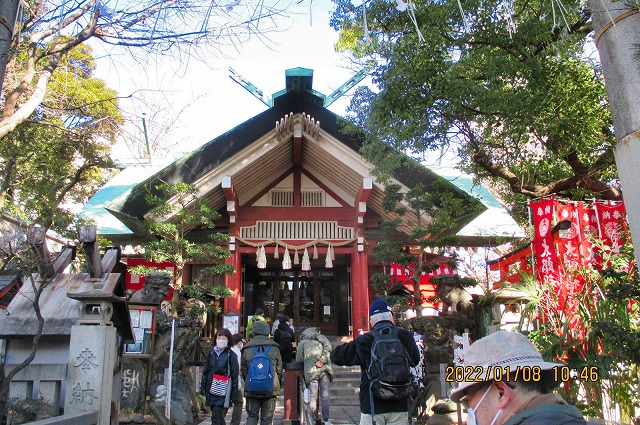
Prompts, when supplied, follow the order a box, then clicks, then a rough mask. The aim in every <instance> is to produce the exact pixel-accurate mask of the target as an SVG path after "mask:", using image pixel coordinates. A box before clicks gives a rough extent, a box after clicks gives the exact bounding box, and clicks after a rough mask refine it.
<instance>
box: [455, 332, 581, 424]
mask: <svg viewBox="0 0 640 425" xmlns="http://www.w3.org/2000/svg"><path fill="white" fill-rule="evenodd" d="M561 366H563V365H562V364H561V363H551V362H545V361H544V360H543V359H542V356H541V355H540V353H539V352H538V350H536V348H535V347H534V345H533V344H532V343H531V341H529V340H528V339H527V337H526V336H524V335H522V334H520V333H517V332H507V331H498V332H495V333H493V334H491V335H489V336H486V337H484V338H481V339H479V340H477V341H476V342H474V343H473V344H471V345H470V346H469V348H468V349H467V351H466V352H465V353H464V365H463V369H462V370H464V371H473V373H472V374H469V375H468V376H467V374H466V373H463V374H455V376H464V378H465V379H467V378H468V380H465V381H463V382H459V385H458V387H456V388H454V389H453V391H452V392H451V395H450V396H449V398H450V399H451V400H452V401H454V402H456V403H457V402H461V403H462V404H463V405H464V406H465V407H466V409H467V425H534V424H544V425H560V424H562V425H584V424H586V422H585V420H584V417H583V416H582V414H581V413H580V410H578V408H577V407H575V406H571V405H568V404H567V402H566V401H564V399H563V398H562V397H561V396H560V395H558V394H555V393H553V390H554V389H555V388H556V387H557V386H558V385H559V384H560V382H559V381H557V380H556V377H557V376H559V375H560V374H559V373H557V370H556V371H554V368H556V367H561Z"/></svg>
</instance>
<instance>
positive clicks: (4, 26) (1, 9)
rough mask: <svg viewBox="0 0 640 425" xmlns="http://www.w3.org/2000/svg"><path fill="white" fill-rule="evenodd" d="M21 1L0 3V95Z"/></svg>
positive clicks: (4, 0) (3, 0)
mask: <svg viewBox="0 0 640 425" xmlns="http://www.w3.org/2000/svg"><path fill="white" fill-rule="evenodd" d="M19 4H20V0H2V1H0V93H2V85H3V84H2V83H3V82H4V73H5V70H6V69H7V62H9V57H10V55H9V49H10V48H11V40H13V30H14V29H15V28H14V26H13V24H14V23H15V21H16V16H17V15H18V5H19Z"/></svg>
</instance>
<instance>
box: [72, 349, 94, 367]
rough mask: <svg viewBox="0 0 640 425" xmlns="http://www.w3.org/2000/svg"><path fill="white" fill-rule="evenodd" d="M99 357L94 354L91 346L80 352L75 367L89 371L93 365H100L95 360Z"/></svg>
mask: <svg viewBox="0 0 640 425" xmlns="http://www.w3.org/2000/svg"><path fill="white" fill-rule="evenodd" d="M96 358H97V357H96V356H94V355H93V353H92V352H91V350H89V348H85V349H84V350H82V351H81V352H80V354H79V355H78V357H76V362H75V363H74V364H73V367H80V369H82V370H83V371H87V370H88V369H91V368H93V367H98V365H97V364H96V363H94V362H93V360H94V359H96Z"/></svg>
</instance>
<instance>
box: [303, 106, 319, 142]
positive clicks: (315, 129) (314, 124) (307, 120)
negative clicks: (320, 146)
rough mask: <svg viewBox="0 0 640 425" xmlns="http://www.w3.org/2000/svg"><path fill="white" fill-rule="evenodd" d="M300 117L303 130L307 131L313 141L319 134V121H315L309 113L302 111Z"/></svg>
mask: <svg viewBox="0 0 640 425" xmlns="http://www.w3.org/2000/svg"><path fill="white" fill-rule="evenodd" d="M302 119H303V122H304V128H303V131H304V132H305V133H307V134H308V135H309V136H311V138H312V139H313V140H315V141H317V140H318V137H319V136H320V121H316V120H315V119H314V118H312V117H311V115H308V114H305V113H304V112H303V113H302Z"/></svg>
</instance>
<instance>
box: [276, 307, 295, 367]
mask: <svg viewBox="0 0 640 425" xmlns="http://www.w3.org/2000/svg"><path fill="white" fill-rule="evenodd" d="M273 340H274V341H275V342H277V343H278V345H279V346H280V355H281V356H282V363H291V362H292V361H293V341H294V340H295V334H294V333H293V329H291V326H290V325H289V317H288V316H286V315H283V316H282V319H281V320H280V323H278V327H277V328H276V331H275V332H274V333H273Z"/></svg>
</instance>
